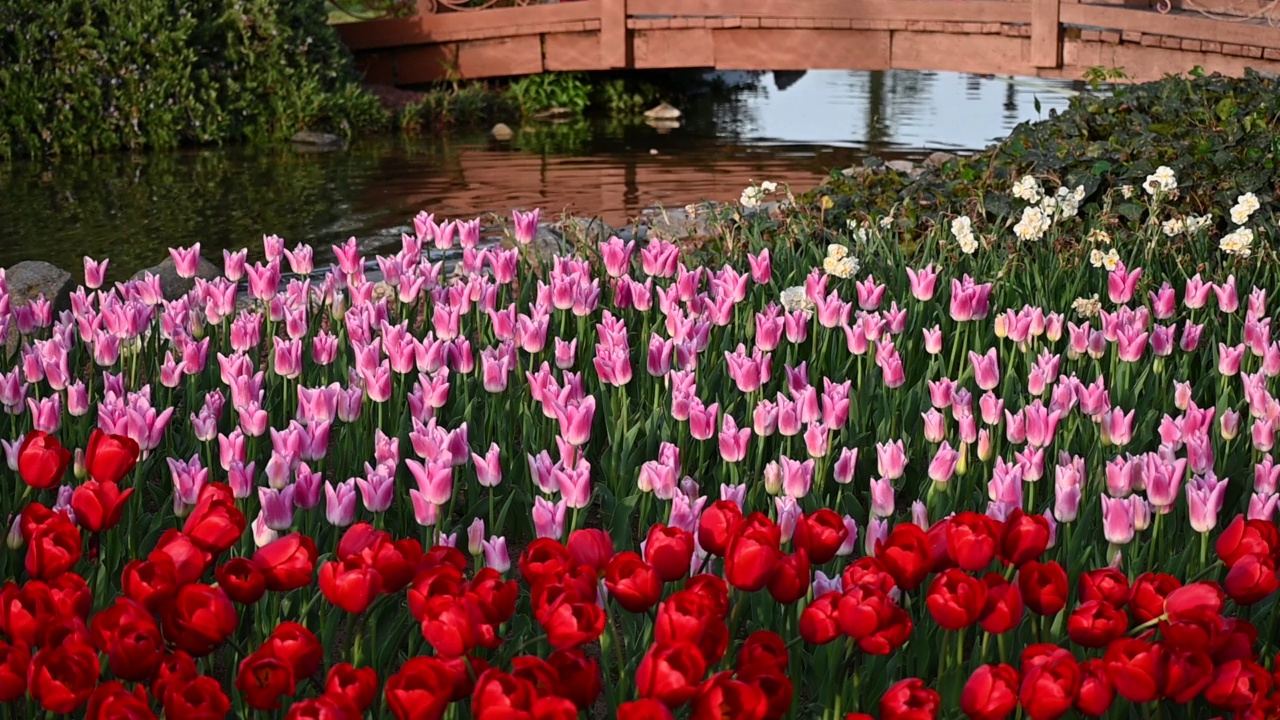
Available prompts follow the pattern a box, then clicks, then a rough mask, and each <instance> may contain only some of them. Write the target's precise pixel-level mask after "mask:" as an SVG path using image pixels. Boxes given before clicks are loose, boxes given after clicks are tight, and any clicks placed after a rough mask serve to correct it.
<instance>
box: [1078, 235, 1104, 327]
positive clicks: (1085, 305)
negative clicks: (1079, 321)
mask: <svg viewBox="0 0 1280 720" xmlns="http://www.w3.org/2000/svg"><path fill="white" fill-rule="evenodd" d="M1094 252H1097V251H1096V250H1095V251H1094ZM1071 309H1072V310H1074V311H1075V313H1076V315H1079V316H1080V317H1082V318H1090V317H1093V316H1095V315H1097V314H1098V313H1100V312H1102V301H1100V300H1099V299H1098V294H1097V293H1094V294H1093V297H1091V298H1076V299H1075V300H1074V301H1073V302H1072V303H1071Z"/></svg>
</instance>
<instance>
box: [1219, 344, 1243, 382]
mask: <svg viewBox="0 0 1280 720" xmlns="http://www.w3.org/2000/svg"><path fill="white" fill-rule="evenodd" d="M1244 351H1245V346H1244V345H1243V344H1240V345H1236V346H1235V347H1231V346H1229V345H1227V344H1226V343H1218V372H1219V373H1220V374H1222V375H1225V376H1227V377H1231V376H1233V375H1237V374H1239V372H1240V361H1241V360H1242V359H1243V358H1244Z"/></svg>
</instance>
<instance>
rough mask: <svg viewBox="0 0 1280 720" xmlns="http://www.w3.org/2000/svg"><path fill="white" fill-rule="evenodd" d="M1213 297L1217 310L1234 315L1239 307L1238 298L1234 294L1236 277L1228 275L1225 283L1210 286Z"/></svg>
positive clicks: (1235, 293)
mask: <svg viewBox="0 0 1280 720" xmlns="http://www.w3.org/2000/svg"><path fill="white" fill-rule="evenodd" d="M1211 287H1212V288H1213V294H1214V297H1216V298H1217V300H1218V310H1220V311H1222V312H1224V313H1228V314H1231V313H1234V312H1235V311H1236V310H1237V309H1238V308H1239V307H1240V296H1239V295H1238V294H1237V292H1236V276H1235V275H1228V276H1227V281H1226V282H1225V283H1222V284H1221V285H1212V286H1211Z"/></svg>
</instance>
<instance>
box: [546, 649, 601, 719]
mask: <svg viewBox="0 0 1280 720" xmlns="http://www.w3.org/2000/svg"><path fill="white" fill-rule="evenodd" d="M547 663H548V664H549V665H551V667H552V668H554V669H555V671H556V678H557V683H556V694H557V695H559V696H560V697H563V698H568V699H569V700H571V701H572V702H573V704H574V705H575V706H577V708H578V709H579V710H582V711H587V710H589V709H590V708H591V706H592V705H594V704H595V701H596V698H598V697H600V690H601V685H602V680H601V677H600V664H599V663H598V662H597V661H596V660H595V659H594V658H590V657H587V654H586V653H585V652H583V651H582V649H581V648H567V649H565V650H556V651H555V652H553V653H551V654H550V655H549V656H547Z"/></svg>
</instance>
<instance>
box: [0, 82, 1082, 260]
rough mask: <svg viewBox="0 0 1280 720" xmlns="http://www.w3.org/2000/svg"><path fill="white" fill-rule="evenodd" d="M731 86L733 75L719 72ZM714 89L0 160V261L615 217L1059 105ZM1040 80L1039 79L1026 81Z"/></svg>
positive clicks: (819, 169)
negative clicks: (441, 129)
mask: <svg viewBox="0 0 1280 720" xmlns="http://www.w3.org/2000/svg"><path fill="white" fill-rule="evenodd" d="M731 79H733V78H731ZM736 79H737V80H739V81H741V82H742V84H743V87H742V88H741V89H740V90H739V91H737V92H734V93H731V94H728V95H718V96H717V97H716V98H715V99H714V100H712V99H711V98H704V99H699V98H690V99H688V101H687V103H685V106H684V107H683V108H682V109H683V110H684V111H685V117H684V118H683V119H682V124H681V125H680V126H679V127H678V128H674V129H667V130H663V129H658V128H654V127H650V126H648V125H646V124H644V123H643V122H640V121H637V120H629V121H618V120H597V121H586V120H576V121H573V122H568V123H562V124H538V125H531V126H526V127H525V128H518V129H517V131H516V136H515V137H514V138H513V139H512V140H511V141H510V142H506V143H500V142H497V141H495V140H493V139H491V138H489V137H488V136H485V135H480V136H461V137H459V136H449V137H440V138H410V139H405V138H381V139H373V140H362V141H360V142H357V143H356V144H355V145H354V146H352V147H351V148H349V149H346V150H341V151H336V152H326V153H306V152H299V151H297V150H294V149H292V148H249V147H229V148H217V149H208V150H198V151H194V150H193V151H184V152H177V153H154V154H146V155H136V156H135V155H110V156H103V157H97V158H92V159H86V160H63V161H58V162H51V163H14V164H10V165H3V164H0V267H3V266H8V265H11V264H13V263H15V262H18V261H20V260H25V259H42V260H48V261H50V262H53V263H55V264H59V265H62V266H64V267H68V268H71V267H73V266H78V265H79V259H80V257H81V256H82V255H86V254H87V255H90V256H94V257H108V256H109V257H111V259H112V271H113V272H112V275H113V276H115V277H117V278H119V277H123V276H125V275H126V274H127V273H130V272H132V271H134V270H136V269H138V268H141V267H146V266H148V265H152V264H154V263H156V262H158V261H159V260H160V259H162V258H163V257H164V256H165V248H167V247H169V246H180V245H181V246H185V245H190V244H191V243H194V242H197V241H199V242H200V243H201V244H202V247H203V248H204V254H205V255H206V256H207V257H210V258H215V257H216V256H217V255H218V254H220V253H219V251H220V250H221V249H222V248H238V247H243V246H248V247H250V248H251V252H253V251H259V249H260V243H259V242H258V241H259V240H260V238H261V236H262V234H263V233H274V234H276V235H280V236H281V237H284V238H285V240H286V241H287V242H289V243H295V242H304V241H305V242H308V243H311V244H313V245H315V246H317V248H318V249H320V252H319V253H318V254H319V255H320V256H321V257H320V259H321V261H322V262H323V261H325V260H326V259H327V258H328V252H327V246H328V245H329V244H331V243H336V242H341V241H342V240H344V239H346V238H347V237H350V236H353V235H354V236H357V237H359V238H360V239H361V242H362V244H363V245H364V247H365V248H366V249H368V250H374V249H378V248H380V247H383V246H385V245H389V244H392V243H395V242H396V241H397V240H398V238H399V233H400V232H401V231H402V230H407V229H408V226H407V223H408V220H409V218H410V217H412V215H413V214H414V213H416V212H417V211H419V210H422V209H427V210H429V211H431V212H435V213H437V214H438V215H443V216H447V217H468V216H475V215H478V214H483V213H490V212H497V213H503V214H505V213H506V212H507V211H508V210H509V209H510V208H533V207H542V208H544V212H547V213H549V214H550V215H551V216H556V215H558V214H560V213H562V212H570V213H576V214H591V215H598V216H601V217H603V218H604V219H605V220H606V221H607V222H610V223H613V224H621V223H624V222H625V221H626V220H627V219H628V218H631V217H633V216H635V215H636V214H638V213H639V212H640V211H641V210H642V209H644V208H646V207H652V206H655V205H667V206H672V205H676V206H681V205H684V204H687V203H689V202H694V201H698V200H703V199H710V200H729V199H733V198H736V197H737V196H738V195H739V193H740V192H741V191H742V188H743V187H744V186H745V185H746V184H747V183H749V182H750V181H753V180H754V181H757V182H758V181H761V180H766V179H768V180H773V181H776V182H782V183H789V184H791V185H792V186H793V187H796V188H800V189H806V188H808V187H811V186H813V185H815V184H817V183H818V182H820V181H821V179H822V178H823V177H824V176H825V175H826V174H827V173H828V172H829V171H830V170H831V169H832V168H837V167H847V166H849V165H852V164H854V163H857V162H860V160H861V158H863V157H865V156H866V155H867V154H868V153H874V154H878V155H880V156H882V157H885V158H907V159H912V158H918V157H921V156H923V155H925V154H927V153H928V152H929V151H931V150H934V149H944V150H952V151H968V150H976V149H980V148H982V147H984V146H985V145H987V144H988V143H989V142H991V141H993V140H995V139H997V138H999V137H1001V136H1003V135H1004V134H1006V133H1007V132H1008V131H1009V130H1011V129H1012V128H1013V126H1014V125H1016V124H1017V123H1018V122H1022V121H1025V120H1033V119H1035V118H1036V117H1037V114H1036V111H1035V110H1034V109H1033V105H1034V104H1035V100H1034V99H1033V96H1034V98H1036V99H1038V100H1039V103H1040V105H1041V112H1045V113H1047V112H1048V111H1049V110H1050V109H1051V108H1058V107H1062V106H1064V105H1065V104H1066V101H1067V97H1066V95H1065V94H1063V90H1064V89H1065V88H1067V87H1068V86H1067V85H1065V84H1060V83H1059V84H1053V83H1042V84H1041V85H1033V84H1028V82H1030V81H1028V82H1019V83H1017V84H1013V83H1010V82H1009V81H1007V80H1003V79H995V78H978V77H973V76H965V75H957V74H948V73H921V72H901V71H894V72H890V73H850V72H809V73H804V74H795V73H791V74H787V75H785V76H780V77H779V78H768V77H767V76H766V77H761V75H760V74H741V75H740V76H739V77H738V78H736ZM1037 82H1039V81H1037Z"/></svg>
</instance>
